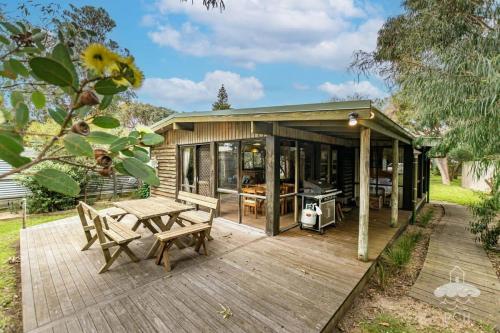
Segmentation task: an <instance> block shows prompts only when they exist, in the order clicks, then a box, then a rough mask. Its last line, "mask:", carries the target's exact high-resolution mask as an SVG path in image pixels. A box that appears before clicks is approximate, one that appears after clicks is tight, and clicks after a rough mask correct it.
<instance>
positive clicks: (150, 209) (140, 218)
mask: <svg viewBox="0 0 500 333" xmlns="http://www.w3.org/2000/svg"><path fill="white" fill-rule="evenodd" d="M113 204H114V206H115V207H119V208H121V209H123V210H125V211H126V212H127V213H129V214H132V215H135V216H136V217H137V222H136V223H135V224H134V226H133V227H132V230H133V231H136V230H137V228H139V226H140V225H141V224H143V225H144V226H145V227H146V228H148V229H149V230H150V231H151V232H152V233H153V234H156V233H158V232H162V231H167V230H170V228H172V226H173V224H174V223H177V224H179V225H180V226H182V227H183V226H184V225H183V224H182V222H180V221H179V220H178V219H177V217H178V216H179V214H180V213H182V212H186V211H189V210H192V209H194V207H193V206H188V205H184V204H181V203H179V202H176V201H174V200H172V199H167V198H162V197H150V198H147V199H135V200H125V201H119V202H115V203H113ZM162 216H169V219H168V221H167V223H164V222H163V220H162ZM155 226H156V227H155ZM175 244H176V245H177V247H179V248H184V247H186V245H185V244H184V243H183V242H182V241H180V240H177V241H176V242H175ZM158 246H159V242H158V240H155V242H154V244H153V246H152V247H151V249H150V250H149V252H148V254H147V257H148V258H150V257H152V256H154V254H155V252H156V250H157V249H158Z"/></svg>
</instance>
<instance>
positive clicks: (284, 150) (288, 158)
mask: <svg viewBox="0 0 500 333" xmlns="http://www.w3.org/2000/svg"><path fill="white" fill-rule="evenodd" d="M296 149H297V147H295V142H294V141H288V140H282V141H281V143H280V196H281V197H280V228H286V227H289V226H291V225H294V224H295V215H294V210H295V204H294V203H295V196H290V195H288V194H291V193H295V167H296V161H295V152H296Z"/></svg>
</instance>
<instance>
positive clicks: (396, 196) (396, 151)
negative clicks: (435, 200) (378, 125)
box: [391, 140, 399, 227]
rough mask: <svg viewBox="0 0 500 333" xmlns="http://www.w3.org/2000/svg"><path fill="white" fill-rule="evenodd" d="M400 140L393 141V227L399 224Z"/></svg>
mask: <svg viewBox="0 0 500 333" xmlns="http://www.w3.org/2000/svg"><path fill="white" fill-rule="evenodd" d="M398 167H399V141H398V140H394V141H392V192H391V227H396V226H397V225H398V210H399V200H398V199H399V183H398V181H399V168H398Z"/></svg>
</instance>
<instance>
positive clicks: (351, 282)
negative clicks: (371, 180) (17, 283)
mask: <svg viewBox="0 0 500 333" xmlns="http://www.w3.org/2000/svg"><path fill="white" fill-rule="evenodd" d="M370 215H371V216H370V236H369V237H370V239H369V246H370V247H369V254H370V259H372V260H373V259H375V258H377V257H378V256H379V254H380V253H381V251H383V249H384V248H385V247H386V245H387V244H388V243H389V242H390V241H391V240H392V239H393V238H394V236H395V235H396V234H397V233H398V231H400V230H401V229H402V227H401V228H390V227H389V216H390V210H386V209H384V210H381V211H371V212H370ZM409 216H410V212H407V211H400V225H401V226H404V225H406V223H407V221H408V219H409ZM131 222H133V221H128V220H127V219H125V221H124V223H131ZM357 229H358V223H357V217H356V213H355V212H352V213H351V216H349V217H348V218H347V219H345V220H344V221H343V222H341V223H340V224H339V225H338V226H337V227H336V228H329V229H327V231H326V233H325V235H319V234H316V233H313V232H310V231H301V230H299V229H298V228H294V229H291V230H289V231H287V232H285V233H282V234H281V235H279V236H277V237H266V236H265V235H263V234H262V233H261V232H258V231H256V230H253V229H252V228H249V227H246V228H245V227H242V226H240V225H237V224H234V223H231V222H228V221H225V220H222V219H216V220H215V221H214V228H213V230H212V235H213V236H214V240H213V241H210V242H209V243H208V249H209V252H210V253H209V254H210V255H209V256H208V257H205V256H201V255H198V254H195V253H194V251H193V249H191V248H189V249H184V250H178V249H174V250H172V252H171V260H172V264H173V265H174V266H173V270H172V271H171V272H170V273H166V272H165V271H164V270H163V268H162V267H161V266H156V265H155V264H154V260H141V261H140V262H138V263H132V262H130V261H129V260H128V258H127V257H126V256H122V257H121V258H120V259H119V260H118V261H117V262H116V263H115V264H114V265H113V266H112V267H111V270H110V271H108V272H106V273H104V274H97V271H98V268H99V267H100V266H101V265H102V264H103V256H102V252H101V251H100V249H99V248H98V246H97V245H94V246H92V247H91V249H90V250H88V251H85V252H81V251H80V248H81V247H82V245H83V244H84V243H85V241H84V236H83V232H82V230H81V225H80V222H79V221H78V219H77V218H76V217H74V218H68V219H64V220H59V221H55V222H52V223H48V224H45V225H40V226H36V227H32V228H28V229H25V230H23V231H22V232H21V258H22V263H21V273H22V296H23V325H24V330H25V331H26V332H52V331H53V332H90V331H97V332H115V331H129V332H138V331H143V332H169V331H172V332H198V331H218V332H221V331H231V332H256V331H268V332H271V331H287V332H316V331H321V330H323V329H324V328H325V327H328V328H330V327H332V325H334V324H335V323H336V321H337V320H338V319H339V317H340V316H341V315H342V313H343V312H344V311H345V310H347V308H348V307H349V305H350V302H351V301H352V299H353V297H355V296H356V295H357V294H358V293H359V291H360V289H361V288H362V286H363V285H364V283H365V282H366V279H367V277H368V276H369V273H370V272H371V271H372V270H373V267H374V261H370V262H367V263H363V262H360V261H358V260H357V259H356V257H357ZM139 232H140V233H142V234H143V238H141V239H140V240H139V241H138V242H133V243H132V244H133V245H132V246H131V248H132V249H133V251H134V252H135V253H136V254H137V255H138V256H139V257H141V258H143V257H144V256H145V254H146V252H147V250H148V248H149V246H150V245H151V243H152V241H153V237H152V235H151V234H150V233H149V232H148V231H147V230H144V229H139ZM221 304H222V305H224V306H225V307H229V308H230V309H231V311H232V316H231V317H229V318H227V319H224V318H223V316H222V315H221V314H220V313H219V311H220V310H221Z"/></svg>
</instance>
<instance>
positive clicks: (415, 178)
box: [411, 153, 418, 224]
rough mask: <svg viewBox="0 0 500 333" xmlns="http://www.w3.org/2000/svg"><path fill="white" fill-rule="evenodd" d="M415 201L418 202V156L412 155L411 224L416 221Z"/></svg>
mask: <svg viewBox="0 0 500 333" xmlns="http://www.w3.org/2000/svg"><path fill="white" fill-rule="evenodd" d="M417 200H418V154H416V153H413V200H412V203H413V205H412V210H413V214H412V217H411V224H415V222H416V220H417Z"/></svg>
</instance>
